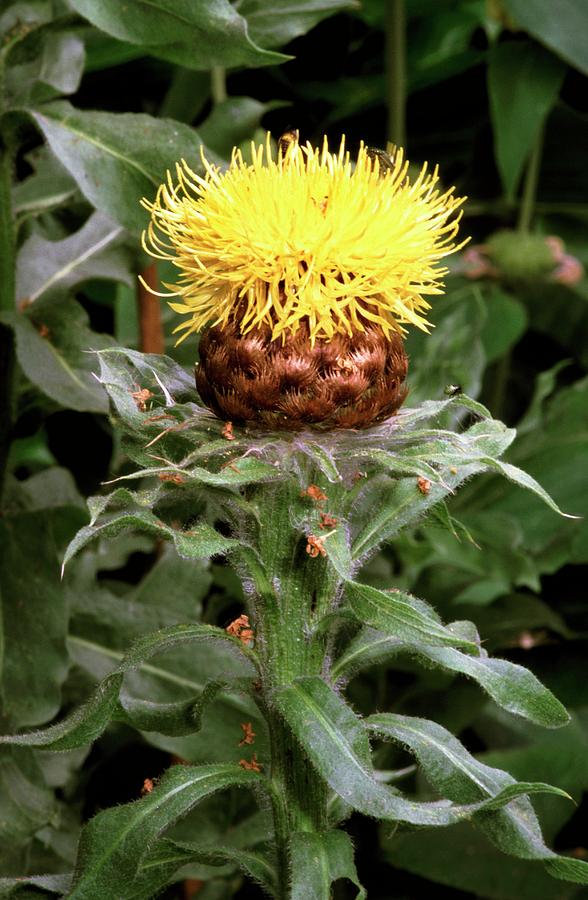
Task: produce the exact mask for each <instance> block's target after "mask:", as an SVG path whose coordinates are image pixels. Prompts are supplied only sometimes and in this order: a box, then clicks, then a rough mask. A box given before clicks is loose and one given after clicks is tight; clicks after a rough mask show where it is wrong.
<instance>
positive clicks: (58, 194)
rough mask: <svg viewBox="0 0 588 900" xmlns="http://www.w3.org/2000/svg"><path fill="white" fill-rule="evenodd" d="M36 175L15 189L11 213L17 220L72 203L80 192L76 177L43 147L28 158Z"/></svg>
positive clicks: (29, 177)
mask: <svg viewBox="0 0 588 900" xmlns="http://www.w3.org/2000/svg"><path fill="white" fill-rule="evenodd" d="M26 161H27V163H28V164H29V165H30V166H32V168H33V169H34V172H33V174H32V175H29V176H28V178H25V179H24V180H23V181H19V182H18V183H17V184H15V185H14V187H13V189H12V211H13V213H14V215H15V216H17V217H22V218H24V217H26V216H29V215H35V216H36V215H40V214H42V213H43V212H47V211H49V210H51V209H54V208H55V207H58V206H62V205H63V204H64V203H67V202H68V201H70V200H71V199H72V198H73V197H74V195H75V194H76V192H77V186H76V183H75V181H74V180H73V178H72V177H71V176H70V174H69V173H68V172H67V170H66V169H64V168H63V166H62V165H61V163H60V162H59V161H58V160H57V159H56V158H55V156H53V154H52V153H51V151H50V150H49V148H48V147H47V146H46V145H45V144H43V145H42V146H41V147H37V148H36V149H35V150H33V151H32V152H31V153H28V154H27V155H26Z"/></svg>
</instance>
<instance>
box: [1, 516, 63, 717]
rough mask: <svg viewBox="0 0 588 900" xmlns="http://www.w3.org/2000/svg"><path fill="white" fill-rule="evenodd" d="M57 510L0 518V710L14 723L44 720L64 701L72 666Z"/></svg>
mask: <svg viewBox="0 0 588 900" xmlns="http://www.w3.org/2000/svg"><path fill="white" fill-rule="evenodd" d="M59 515H60V514H59V511H56V512H55V513H51V512H47V511H39V510H36V511H30V512H28V511H26V512H24V511H23V512H19V513H17V514H14V515H10V514H8V511H7V513H6V514H5V515H4V516H2V517H1V518H0V546H1V547H2V563H3V564H2V567H1V568H0V603H1V610H2V632H3V635H2V641H1V643H0V652H1V659H2V698H1V699H2V713H3V716H4V718H5V721H8V722H10V723H11V725H12V726H13V727H15V728H17V727H22V726H24V725H36V724H38V723H39V722H46V721H47V720H48V719H50V718H51V717H52V716H54V715H55V714H56V712H57V710H58V709H59V706H60V702H61V685H62V683H63V681H64V679H65V676H66V673H67V668H68V655H67V649H66V644H65V637H66V633H67V609H66V598H65V596H64V593H63V591H62V589H61V586H60V584H59V564H58V560H57V547H56V542H55V534H54V523H55V522H56V521H58V519H59Z"/></svg>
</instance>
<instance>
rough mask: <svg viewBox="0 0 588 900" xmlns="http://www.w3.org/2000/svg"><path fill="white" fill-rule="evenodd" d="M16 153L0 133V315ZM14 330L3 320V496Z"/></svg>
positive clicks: (8, 275) (7, 302)
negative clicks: (13, 166)
mask: <svg viewBox="0 0 588 900" xmlns="http://www.w3.org/2000/svg"><path fill="white" fill-rule="evenodd" d="M12 165H13V154H12V151H11V148H10V147H9V146H7V144H6V142H5V140H4V138H3V137H2V136H1V135H0V315H1V314H2V313H13V312H14V308H15V256H16V248H15V233H14V221H13V217H12V195H11V190H12ZM15 359H16V357H15V345H14V333H13V331H12V329H11V328H10V327H9V326H8V325H6V324H0V422H2V427H1V428H0V496H1V494H2V489H3V486H4V480H5V477H6V467H7V463H8V454H9V452H10V444H11V441H12V431H13V427H14V419H15V411H14V376H15Z"/></svg>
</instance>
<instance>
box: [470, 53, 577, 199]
mask: <svg viewBox="0 0 588 900" xmlns="http://www.w3.org/2000/svg"><path fill="white" fill-rule="evenodd" d="M565 71H566V66H565V65H564V63H562V62H560V60H558V59H557V58H556V57H554V56H553V55H552V54H551V53H549V52H548V51H547V50H544V49H543V47H540V46H539V45H538V44H535V43H533V42H531V41H528V42H526V43H522V42H521V41H507V42H505V43H501V44H496V45H495V46H494V47H493V48H492V51H491V53H490V64H489V67H488V90H489V95H490V112H491V115H492V124H493V129H494V147H495V152H496V161H497V163H498V169H499V172H500V177H501V179H502V183H503V185H504V189H505V193H506V195H507V197H511V198H512V197H513V195H514V193H515V191H516V188H517V185H518V182H519V180H520V176H521V172H522V170H523V166H524V164H525V160H526V159H527V157H528V155H529V153H530V151H531V148H532V147H533V144H534V142H535V141H536V140H537V135H538V134H539V131H540V129H541V126H542V125H543V123H544V121H545V119H546V117H547V114H548V113H549V111H550V109H551V107H552V106H553V104H554V103H555V101H556V99H557V96H558V94H559V90H560V88H561V85H562V82H563V79H564V75H565Z"/></svg>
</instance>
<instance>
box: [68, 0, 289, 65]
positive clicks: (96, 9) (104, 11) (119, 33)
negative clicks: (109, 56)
mask: <svg viewBox="0 0 588 900" xmlns="http://www.w3.org/2000/svg"><path fill="white" fill-rule="evenodd" d="M71 2H72V6H73V7H74V9H76V10H77V11H78V12H79V13H80V15H82V16H84V17H85V18H87V19H88V20H89V21H90V22H92V23H93V24H94V25H96V26H97V27H98V28H99V29H100V30H101V31H106V32H107V33H108V34H111V35H112V36H113V37H115V38H118V39H119V40H120V41H128V42H129V43H131V44H140V45H141V46H142V47H144V48H145V50H146V51H147V52H148V53H150V54H151V55H153V56H161V57H163V58H164V59H168V60H169V61H170V62H175V63H179V64H180V65H183V66H187V67H188V68H190V69H210V68H212V66H225V67H235V66H271V65H275V64H276V63H280V62H283V61H285V60H287V59H289V57H287V56H284V55H283V54H281V53H274V52H272V51H269V50H263V49H262V48H261V47H259V46H257V44H256V43H255V42H254V41H253V40H252V39H251V38H250V37H249V33H248V26H247V21H246V19H245V18H244V17H243V16H242V15H240V14H239V13H238V12H237V11H236V9H235V8H234V7H233V6H232V5H231V4H230V3H229V2H228V0H150V2H146V0H129V2H127V3H124V4H120V3H118V2H117V0H103V2H101V3H100V4H99V5H98V6H97V5H96V4H95V3H94V2H93V0H71Z"/></svg>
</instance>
